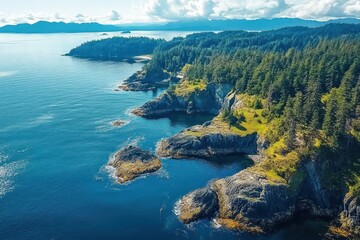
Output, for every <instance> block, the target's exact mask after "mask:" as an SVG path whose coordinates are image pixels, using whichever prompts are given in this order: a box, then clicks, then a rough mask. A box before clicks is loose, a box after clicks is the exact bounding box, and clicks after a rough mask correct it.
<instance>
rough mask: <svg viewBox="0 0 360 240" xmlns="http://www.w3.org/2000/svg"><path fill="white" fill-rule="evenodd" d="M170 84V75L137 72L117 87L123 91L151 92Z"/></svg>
mask: <svg viewBox="0 0 360 240" xmlns="http://www.w3.org/2000/svg"><path fill="white" fill-rule="evenodd" d="M170 82H171V79H170V75H169V74H168V73H165V72H162V73H157V74H151V75H150V74H147V73H146V72H145V71H138V72H136V73H134V74H133V75H132V76H130V77H129V78H128V79H126V80H125V81H124V83H123V84H122V85H120V86H119V88H120V89H122V90H124V91H153V90H155V89H157V88H160V87H168V86H169V84H170Z"/></svg>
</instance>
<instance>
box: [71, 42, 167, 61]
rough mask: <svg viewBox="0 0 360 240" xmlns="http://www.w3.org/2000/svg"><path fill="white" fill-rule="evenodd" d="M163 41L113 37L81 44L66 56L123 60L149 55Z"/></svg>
mask: <svg viewBox="0 0 360 240" xmlns="http://www.w3.org/2000/svg"><path fill="white" fill-rule="evenodd" d="M164 42H165V41H164V40H156V39H150V38H146V37H131V38H124V37H113V38H107V39H102V40H95V41H90V42H86V43H83V44H81V45H80V46H79V47H76V48H74V49H72V50H71V51H70V52H69V53H68V54H67V55H68V56H73V57H80V58H89V59H98V60H124V59H132V57H134V56H138V55H145V54H151V53H152V52H153V51H154V49H155V48H156V47H157V46H158V45H159V44H160V43H164Z"/></svg>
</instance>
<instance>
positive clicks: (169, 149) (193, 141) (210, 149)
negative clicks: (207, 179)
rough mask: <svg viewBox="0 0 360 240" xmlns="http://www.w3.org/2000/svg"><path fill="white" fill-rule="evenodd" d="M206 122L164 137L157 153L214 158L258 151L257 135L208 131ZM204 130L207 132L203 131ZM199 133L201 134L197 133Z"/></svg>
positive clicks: (250, 153) (182, 156)
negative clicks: (166, 137) (169, 136)
mask: <svg viewBox="0 0 360 240" xmlns="http://www.w3.org/2000/svg"><path fill="white" fill-rule="evenodd" d="M206 124H208V123H205V125H203V126H194V127H192V128H189V129H185V130H184V131H182V132H180V133H179V134H176V135H175V136H173V137H171V138H168V139H164V140H162V141H161V142H160V143H159V146H158V148H157V154H158V155H160V156H162V157H172V158H187V157H188V158H205V159H208V158H212V157H217V156H223V155H231V154H247V155H253V154H256V153H257V144H256V141H257V135H256V134H255V133H254V134H249V135H246V136H241V135H239V134H231V133H221V132H220V131H219V132H210V131H209V132H207V133H206V127H207V126H206ZM201 131H204V132H205V133H203V134H202V133H201ZM197 133H199V134H197Z"/></svg>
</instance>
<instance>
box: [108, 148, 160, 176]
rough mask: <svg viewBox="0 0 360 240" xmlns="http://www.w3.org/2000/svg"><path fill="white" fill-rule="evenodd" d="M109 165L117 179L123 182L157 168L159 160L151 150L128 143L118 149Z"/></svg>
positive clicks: (158, 167)
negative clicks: (114, 170) (128, 144)
mask: <svg viewBox="0 0 360 240" xmlns="http://www.w3.org/2000/svg"><path fill="white" fill-rule="evenodd" d="M109 165H110V166H111V167H114V168H115V169H116V177H117V181H118V182H119V183H125V182H127V181H130V180H133V179H135V178H137V177H139V176H141V175H142V174H145V173H152V172H155V171H157V170H159V169H160V168H161V161H160V159H159V158H157V157H156V156H155V155H154V154H152V153H151V152H149V151H144V150H141V149H140V148H138V147H135V146H131V145H130V146H127V147H125V148H123V149H121V150H120V151H118V152H117V153H116V154H115V156H114V159H113V160H112V161H111V162H110V163H109Z"/></svg>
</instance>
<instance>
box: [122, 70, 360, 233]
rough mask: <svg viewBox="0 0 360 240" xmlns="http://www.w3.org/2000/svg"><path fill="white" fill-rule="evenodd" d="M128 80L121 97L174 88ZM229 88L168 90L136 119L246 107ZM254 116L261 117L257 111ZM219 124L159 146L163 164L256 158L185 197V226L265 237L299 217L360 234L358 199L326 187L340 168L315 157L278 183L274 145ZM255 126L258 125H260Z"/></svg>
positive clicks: (180, 206) (180, 208)
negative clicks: (205, 224)
mask: <svg viewBox="0 0 360 240" xmlns="http://www.w3.org/2000/svg"><path fill="white" fill-rule="evenodd" d="M129 79H130V80H128V81H127V82H126V83H125V84H126V87H124V90H130V91H139V90H140V91H143V90H152V89H155V88H156V87H158V86H166V84H167V86H168V85H169V84H168V82H166V81H167V80H166V81H165V82H166V83H165V82H163V81H155V82H151V81H150V82H149V81H147V80H144V79H146V77H144V74H143V73H141V72H138V73H136V74H134V75H133V76H132V77H130V78H129ZM157 79H159V78H157ZM231 89H232V88H231V86H229V85H224V84H223V85H217V84H208V85H207V86H206V87H205V88H204V89H200V90H195V91H191V92H190V93H187V94H178V93H176V91H174V90H170V89H169V90H167V91H165V92H164V93H163V94H161V95H160V96H159V97H158V98H156V99H154V100H151V101H149V102H147V103H145V104H144V105H143V106H141V107H139V108H137V109H135V110H134V111H133V113H134V114H136V115H138V116H142V117H144V118H157V117H163V116H166V115H167V114H170V113H173V112H186V113H188V114H191V113H195V112H196V113H197V112H200V113H201V112H203V113H211V114H214V115H218V114H219V113H220V112H221V111H224V110H227V111H232V110H236V109H242V108H244V107H245V105H246V104H245V101H247V100H246V99H243V98H241V97H239V96H238V95H237V94H236V93H235V92H231ZM254 115H258V114H257V112H255V114H254ZM220 118H221V117H220V115H219V116H217V117H215V118H214V119H213V120H212V121H211V122H206V123H204V124H203V125H198V126H193V127H190V128H187V129H185V130H183V131H181V132H180V133H178V134H176V135H174V136H172V137H170V138H167V139H163V140H161V141H160V142H159V143H158V146H157V150H156V154H157V155H158V156H160V157H171V158H200V159H209V160H211V159H212V158H222V157H224V156H225V155H232V154H243V155H252V156H253V157H252V159H255V165H254V166H252V167H249V168H247V169H245V170H242V171H240V172H239V173H237V174H235V175H233V176H229V177H227V178H223V179H218V180H215V181H212V182H210V183H209V184H208V185H207V186H205V187H204V188H201V189H198V190H194V191H192V192H190V193H188V194H186V195H185V196H184V197H182V198H181V199H180V200H179V202H178V203H177V214H178V218H179V220H180V221H182V222H183V223H185V224H188V223H191V222H194V221H197V220H200V219H214V221H216V222H217V223H218V224H220V225H222V226H224V227H226V228H228V229H232V230H240V231H250V232H255V233H263V232H268V231H272V230H274V229H276V228H277V227H278V226H279V225H282V224H284V223H286V222H288V221H290V220H291V219H293V218H294V216H297V215H299V214H300V215H303V216H305V217H321V218H323V217H325V218H326V219H334V220H335V223H336V225H338V226H341V229H347V230H348V231H351V232H353V233H355V234H359V233H360V228H359V225H360V224H359V223H360V204H359V201H358V200H357V198H356V197H353V196H351V195H347V197H345V194H346V191H347V190H348V189H346V187H345V186H344V188H342V189H337V190H331V189H329V188H328V187H327V186H325V185H324V182H325V180H324V172H326V171H329V169H330V170H331V169H332V168H337V167H338V166H332V165H331V164H332V163H329V162H328V161H318V160H317V159H316V158H315V159H311V160H309V159H299V160H298V161H297V162H296V161H295V163H294V164H295V165H294V166H291V168H292V171H293V172H292V173H284V174H285V175H284V176H280V177H279V176H278V175H277V173H274V172H272V171H273V170H271V168H270V169H269V167H268V166H269V165H271V164H272V162H271V161H270V160H269V159H268V158H267V157H266V155H265V154H264V152H266V151H267V149H268V147H269V146H268V144H267V142H266V140H265V139H263V138H262V137H261V136H260V135H259V134H258V133H257V131H256V129H255V130H253V131H252V132H251V131H249V130H246V131H242V132H236V131H234V130H233V129H232V128H231V127H230V125H227V124H224V123H223V120H221V119H220ZM257 121H258V122H261V121H260V118H259V119H258V120H257ZM289 156H290V155H289ZM154 157H155V156H153V158H154ZM286 157H287V156H285V158H286ZM322 162H325V163H322ZM157 167H158V168H160V167H161V165H160V167H159V166H157ZM158 168H157V169H158ZM286 174H290V175H289V176H287V175H286ZM120 179H121V178H120ZM121 181H122V180H120V182H121ZM344 197H345V198H344Z"/></svg>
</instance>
